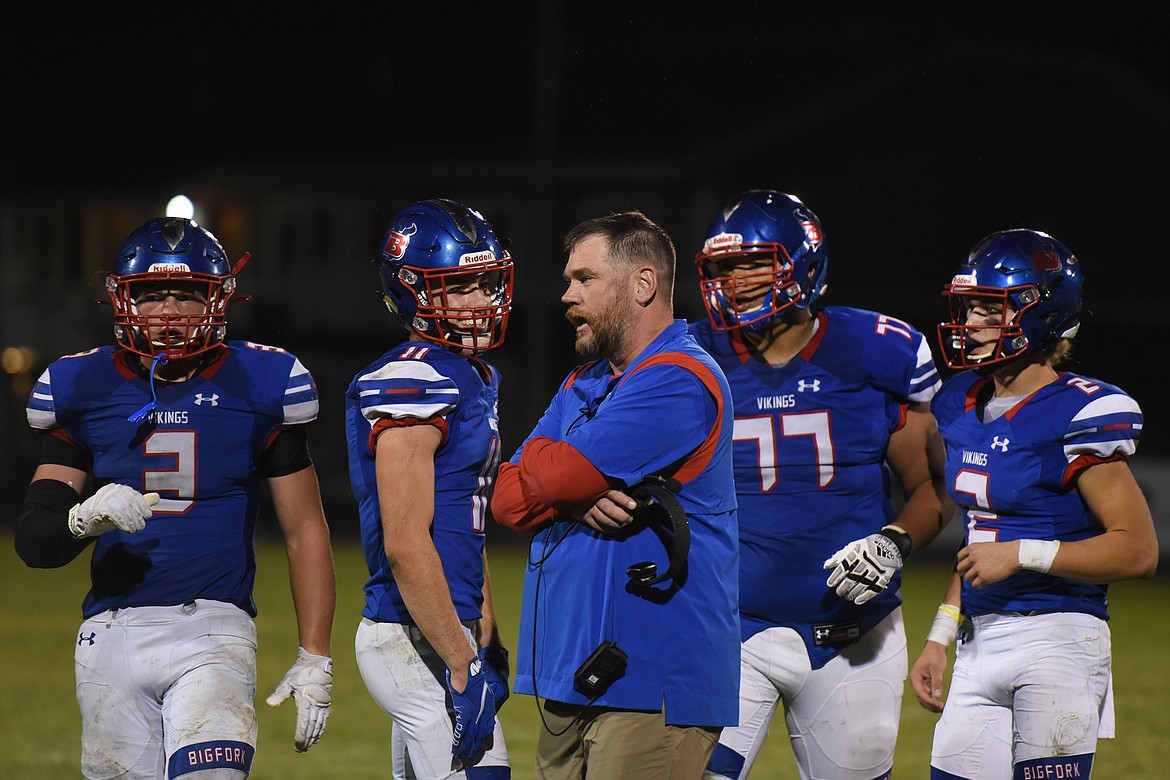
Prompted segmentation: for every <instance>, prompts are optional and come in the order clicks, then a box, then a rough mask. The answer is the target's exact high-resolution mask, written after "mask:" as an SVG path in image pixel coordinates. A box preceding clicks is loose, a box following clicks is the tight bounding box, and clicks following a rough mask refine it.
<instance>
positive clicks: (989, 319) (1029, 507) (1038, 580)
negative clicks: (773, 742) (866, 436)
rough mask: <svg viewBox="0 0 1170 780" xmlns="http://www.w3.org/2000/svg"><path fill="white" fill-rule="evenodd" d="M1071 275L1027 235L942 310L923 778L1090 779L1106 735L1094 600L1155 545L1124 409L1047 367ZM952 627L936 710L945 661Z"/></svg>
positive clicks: (1101, 621) (1048, 240) (1051, 364)
mask: <svg viewBox="0 0 1170 780" xmlns="http://www.w3.org/2000/svg"><path fill="white" fill-rule="evenodd" d="M1083 287H1084V275H1083V272H1082V270H1081V265H1080V263H1079V262H1078V261H1077V258H1076V257H1075V256H1074V255H1073V254H1072V253H1071V252H1070V251H1069V250H1068V248H1067V247H1065V246H1064V245H1063V244H1062V243H1060V242H1059V241H1057V240H1056V239H1054V238H1052V237H1051V236H1049V235H1047V234H1045V233H1042V232H1039V231H1036V230H1023V229H1019V230H1006V231H1002V232H998V233H993V234H992V235H990V236H988V237H987V238H985V239H983V240H982V241H981V242H979V244H977V245H976V246H975V247H974V249H972V250H971V252H970V254H969V255H968V257H967V259H966V260H965V261H964V262H963V263H962V264H961V265H960V267H959V270H958V273H956V274H955V276H954V278H953V279H952V280H951V283H950V284H948V285H946V286H945V288H944V291H943V293H944V295H945V296H946V297H947V298H948V299H949V301H950V304H951V317H950V319H949V320H948V321H947V322H944V323H941V324H940V325H939V327H938V332H939V337H940V341H941V346H942V349H943V352H944V353H945V356H946V362H947V365H948V366H950V367H951V368H955V369H963V371H962V372H961V373H958V374H956V375H954V376H952V377H950V378H949V379H948V380H947V381H946V382H945V383H944V384H943V387H942V389H941V390H940V391H939V392H938V394H937V395H936V396H935V399H934V402H933V404H932V406H933V409H934V413H935V416H936V417H937V419H938V424H939V428H940V429H941V431H942V436H943V439H944V440H945V442H946V450H947V455H946V479H947V486H948V488H949V490H950V492H951V494H952V495H953V496H954V500H955V501H956V502H957V503H958V504H959V506H960V508H961V509H962V510H963V513H964V515H965V519H966V531H965V537H964V544H965V546H964V547H963V548H962V549H960V550H959V553H958V561H957V567H956V572H955V574H954V576H953V577H952V580H951V583H950V586H949V588H948V590H947V592H946V595H945V596H944V598H943V603H942V605H941V606H940V607H939V609H938V612H937V615H936V617H935V621H934V624H933V625H932V627H931V630H930V633H929V634H928V636H927V641H926V644H925V647H924V648H923V649H922V653H921V655H920V656H919V658H918V661H917V662H916V663H915V664H914V668H913V670H912V671H911V673H910V679H911V684H912V687H913V689H914V694H915V696H916V697H917V698H918V701H919V702H920V703H921V704H922V706H923V707H925V708H926V709H928V710H931V711H933V712H942V717H941V718H940V719H939V722H938V724H937V726H936V727H935V733H934V746H933V748H932V751H931V775H930V776H931V777H932V778H969V779H970V780H975V778H987V779H988V780H990V779H991V778H1003V777H1016V778H1028V777H1036V778H1040V777H1088V776H1089V774H1090V772H1091V770H1092V768H1093V754H1094V752H1095V750H1096V744H1097V739H1098V738H1099V737H1112V736H1113V705H1112V692H1111V671H1110V664H1111V661H1110V659H1111V651H1110V634H1109V625H1108V623H1107V622H1106V621H1107V620H1108V617H1109V615H1108V611H1107V601H1106V585H1105V584H1104V583H1108V582H1115V581H1118V580H1124V579H1132V578H1137V577H1150V576H1153V574H1154V570H1155V569H1156V567H1157V563H1158V544H1157V539H1156V538H1155V534H1154V526H1153V521H1152V519H1151V517H1150V510H1149V507H1148V505H1147V503H1146V500H1145V497H1144V496H1143V495H1142V492H1141V489H1140V488H1139V487H1138V485H1137V483H1136V482H1135V480H1134V478H1133V475H1132V473H1131V472H1130V469H1129V465H1128V459H1129V457H1130V456H1131V455H1133V453H1134V451H1135V449H1136V447H1137V441H1138V437H1139V435H1140V433H1141V428H1142V412H1141V409H1140V408H1139V407H1138V404H1137V403H1136V402H1135V401H1134V400H1133V399H1132V398H1130V397H1129V396H1128V395H1126V394H1125V393H1124V392H1123V391H1122V390H1121V389H1119V388H1117V387H1115V386H1113V385H1110V384H1107V383H1105V382H1102V381H1100V380H1098V379H1093V378H1091V377H1087V376H1083V375H1080V374H1074V373H1072V372H1064V371H1059V370H1057V368H1056V366H1057V365H1058V364H1059V363H1060V362H1061V360H1063V359H1064V358H1065V357H1066V356H1067V354H1068V352H1069V349H1070V340H1071V339H1072V338H1073V337H1074V336H1075V335H1076V333H1077V330H1078V329H1079V327H1080V318H1081V299H1082V292H1083ZM964 616H965V618H966V621H965V622H964V626H965V631H964V632H963V635H964V636H963V639H962V641H961V642H960V644H959V647H958V650H957V654H956V658H955V668H954V671H953V673H952V675H951V689H950V693H949V695H948V696H947V702H946V708H945V709H944V708H943V701H942V690H943V676H944V674H945V671H946V664H947V648H948V647H949V646H950V644H951V643H952V642H954V641H955V638H956V635H957V634H958V633H959V626H960V622H961V621H962V618H963V617H964Z"/></svg>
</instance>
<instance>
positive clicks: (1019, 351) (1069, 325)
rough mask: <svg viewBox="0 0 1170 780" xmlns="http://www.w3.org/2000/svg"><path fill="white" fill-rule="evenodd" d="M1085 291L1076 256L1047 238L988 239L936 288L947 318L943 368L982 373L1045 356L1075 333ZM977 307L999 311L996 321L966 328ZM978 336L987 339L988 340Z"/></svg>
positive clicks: (1021, 233) (1004, 234)
mask: <svg viewBox="0 0 1170 780" xmlns="http://www.w3.org/2000/svg"><path fill="white" fill-rule="evenodd" d="M1084 286H1085V279H1084V275H1083V274H1082V273H1081V265H1080V263H1079V262H1077V259H1076V257H1074V256H1073V253H1072V252H1070V251H1069V250H1068V247H1066V246H1065V245H1064V244H1062V243H1060V242H1059V241H1057V240H1056V239H1055V238H1053V237H1052V236H1050V235H1048V234H1047V233H1041V232H1040V231H1038V230H1026V229H1016V230H1003V231H1000V232H998V233H992V234H991V235H989V236H987V237H986V238H984V239H983V240H982V241H980V242H979V243H978V244H977V245H976V246H975V248H974V249H972V250H971V252H970V254H969V255H968V256H967V259H966V260H964V261H963V263H962V264H961V265H960V266H959V271H958V273H956V274H955V276H954V278H953V279H952V280H951V282H950V284H947V285H946V286H945V287H944V288H943V296H944V297H946V299H947V301H948V303H949V304H950V310H951V318H950V321H949V322H943V323H940V324H939V326H938V335H939V344H940V346H941V347H942V350H943V354H944V355H945V357H946V362H947V365H948V366H950V367H951V368H960V369H963V368H983V367H986V366H993V365H997V364H1002V363H1006V362H1008V361H1011V360H1014V359H1016V358H1018V357H1021V356H1023V355H1030V354H1032V353H1035V352H1050V351H1051V350H1052V349H1053V347H1055V346H1056V344H1057V342H1058V341H1060V340H1061V339H1071V338H1072V337H1073V336H1075V335H1076V333H1077V329H1078V328H1079V327H1080V315H1081V296H1082V293H1083V290H1084ZM978 307H983V308H984V310H990V311H991V312H1003V314H1002V316H1001V318H1000V322H999V323H998V324H995V323H992V324H988V323H987V322H980V323H974V324H973V323H971V322H970V321H969V317H970V313H971V311H972V309H973V308H978ZM984 334H994V336H995V339H994V342H993V341H991V340H989V339H988V338H986V337H985V335H984ZM977 336H978V338H977ZM992 343H994V346H993V348H991V349H988V346H987V345H988V344H992Z"/></svg>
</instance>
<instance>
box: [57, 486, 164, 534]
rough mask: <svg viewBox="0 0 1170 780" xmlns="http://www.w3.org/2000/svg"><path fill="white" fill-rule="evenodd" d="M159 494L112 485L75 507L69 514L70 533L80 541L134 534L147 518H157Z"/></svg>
mask: <svg viewBox="0 0 1170 780" xmlns="http://www.w3.org/2000/svg"><path fill="white" fill-rule="evenodd" d="M157 503H158V493H145V494H143V493H139V492H138V491H137V490H135V489H134V488H132V487H130V486H128V485H119V484H118V483H116V482H111V483H110V484H108V485H103V486H102V487H100V488H98V489H97V492H95V493H94V494H93V495H92V496H90V497H89V498H87V499H85V500H84V501H82V502H81V503H80V504H74V505H73V508H72V509H70V510H69V532H70V533H71V534H73V535H74V536H76V537H77V538H78V539H84V538H86V537H88V536H101V535H102V534H104V533H106V532H108V531H113V530H114V529H115V528H117V529H118V530H119V531H125V532H126V533H128V534H132V533H134V532H135V531H141V530H142V529H143V528H145V527H146V518H148V517H150V516H151V515H152V514H154V511H153V510H152V509H151V507H152V506H154V505H155V504H157Z"/></svg>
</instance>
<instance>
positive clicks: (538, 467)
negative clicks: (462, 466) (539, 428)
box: [492, 436, 610, 531]
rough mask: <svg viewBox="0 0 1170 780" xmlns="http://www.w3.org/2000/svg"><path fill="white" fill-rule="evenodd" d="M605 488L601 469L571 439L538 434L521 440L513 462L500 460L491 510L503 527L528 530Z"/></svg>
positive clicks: (593, 498) (590, 499)
mask: <svg viewBox="0 0 1170 780" xmlns="http://www.w3.org/2000/svg"><path fill="white" fill-rule="evenodd" d="M609 489H610V485H609V480H607V479H606V478H605V475H604V474H602V473H601V472H600V471H598V470H597V468H596V467H595V466H594V465H593V464H592V463H590V462H589V460H588V459H586V458H585V456H584V455H582V454H581V453H580V452H578V451H577V450H576V449H574V448H573V446H572V445H571V444H567V443H565V442H562V441H553V440H552V439H550V438H547V437H544V436H538V437H536V438H533V439H530V440H529V441H528V442H527V443H526V444H525V445H524V451H523V452H522V453H521V455H520V461H519V463H504V464H501V466H500V469H499V473H498V474H497V475H496V486H495V492H494V493H493V495H492V515H493V517H495V519H496V522H498V523H500V524H501V525H504V526H507V527H509V528H513V529H515V530H520V531H525V530H533V529H535V528H537V527H539V526H542V525H544V524H545V523H548V522H549V521H551V520H552V518H553V517H554V516H555V515H556V514H557V513H558V512H563V513H568V512H570V511H572V510H573V509H574V508H577V507H582V506H588V505H590V504H592V503H593V502H594V501H596V500H597V499H599V498H601V497H602V496H604V495H605V494H606V493H608V492H609Z"/></svg>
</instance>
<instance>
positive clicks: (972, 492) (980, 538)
mask: <svg viewBox="0 0 1170 780" xmlns="http://www.w3.org/2000/svg"><path fill="white" fill-rule="evenodd" d="M987 480H988V476H987V475H986V474H984V473H983V472H982V471H968V470H967V469H962V470H961V471H959V473H958V474H956V475H955V493H958V494H963V495H968V496H971V500H972V502H973V503H974V504H975V506H977V507H979V508H978V509H968V510H967V543H968V544H974V543H975V542H994V541H995V540H996V539H998V538H999V530H998V529H997V528H996V527H995V525H994V524H995V522H996V521H998V520H999V515H998V514H996V513H995V512H991V511H989V510H990V509H991V502H990V501H989V500H988V498H987V496H988V491H987Z"/></svg>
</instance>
